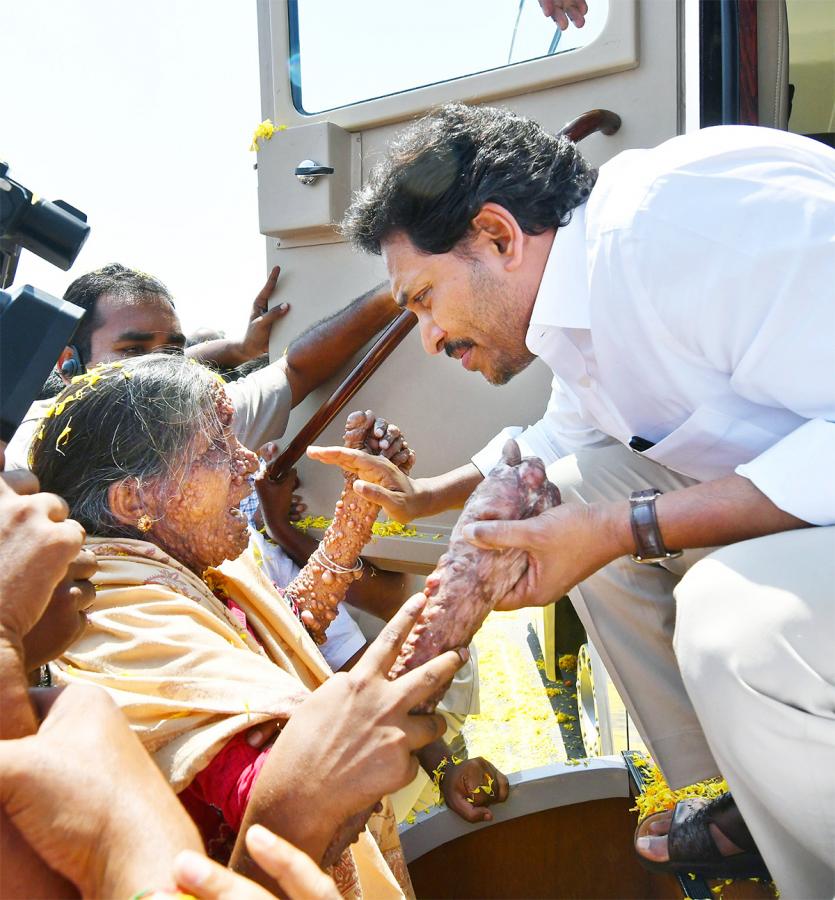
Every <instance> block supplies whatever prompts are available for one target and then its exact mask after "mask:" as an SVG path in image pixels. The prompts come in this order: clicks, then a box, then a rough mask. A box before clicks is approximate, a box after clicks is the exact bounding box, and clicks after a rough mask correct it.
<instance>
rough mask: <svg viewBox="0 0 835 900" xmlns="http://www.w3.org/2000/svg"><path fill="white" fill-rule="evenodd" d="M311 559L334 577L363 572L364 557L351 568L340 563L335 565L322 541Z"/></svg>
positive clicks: (358, 558) (358, 559)
mask: <svg viewBox="0 0 835 900" xmlns="http://www.w3.org/2000/svg"><path fill="white" fill-rule="evenodd" d="M310 558H311V559H313V560H315V561H316V562H317V563H319V565H320V566H321V567H322V568H323V569H327V570H328V572H331V573H332V574H333V575H348V574H353V573H355V572H361V571H362V557H357V561H356V562H355V563H354V565H353V566H351V567H350V568H348V567H347V566H340V565H339V563H335V562H334V561H333V560H332V559H331V558H330V557H329V556H328V555H327V553H325V548H324V547H323V545H322V541H319V546H318V547H317V548H316V549H315V550H314V551H313V553H311V554H310Z"/></svg>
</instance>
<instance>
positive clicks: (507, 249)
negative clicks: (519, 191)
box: [472, 203, 525, 272]
mask: <svg viewBox="0 0 835 900" xmlns="http://www.w3.org/2000/svg"><path fill="white" fill-rule="evenodd" d="M472 228H473V231H475V232H476V235H475V240H476V241H479V240H480V241H486V242H488V243H489V245H490V247H491V248H492V252H493V253H494V254H496V255H497V256H498V257H499V258H500V260H501V263H502V265H503V266H504V267H505V269H507V270H508V271H509V272H512V271H513V270H514V269H518V268H519V266H521V265H522V258H523V257H524V253H525V234H524V232H523V231H522V229H521V228H520V227H519V223H518V222H517V221H516V217H515V216H514V215H513V214H512V213H510V212H508V210H506V209H505V208H504V207H503V206H499V204H498V203H485V204H484V206H482V207H481V209H480V210H479V211H478V214H477V215H476V217H475V218H474V219H473V221H472Z"/></svg>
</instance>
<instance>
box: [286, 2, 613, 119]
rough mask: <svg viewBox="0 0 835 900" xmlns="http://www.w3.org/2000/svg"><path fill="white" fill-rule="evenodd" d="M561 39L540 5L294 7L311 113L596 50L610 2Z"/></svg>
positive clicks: (294, 65) (301, 84) (296, 77)
mask: <svg viewBox="0 0 835 900" xmlns="http://www.w3.org/2000/svg"><path fill="white" fill-rule="evenodd" d="M588 5H589V12H588V15H587V16H586V24H585V26H584V27H583V28H581V29H577V28H575V27H574V26H573V25H570V26H569V28H568V30H567V31H565V32H560V31H559V29H558V28H557V27H556V25H555V24H554V23H553V22H552V21H551V20H550V19H546V18H545V16H544V15H543V14H542V10H541V9H540V7H539V3H538V0H418V2H415V0H350V2H348V0H290V42H291V59H290V69H291V72H290V75H291V81H292V85H293V101H294V104H295V106H296V109H298V110H299V111H300V112H303V113H308V114H313V113H319V112H325V111H327V110H330V109H336V108H338V107H340V106H348V105H349V104H352V103H360V102H362V101H363V100H370V99H372V98H375V97H384V96H387V95H389V94H396V93H400V92H401V91H408V90H411V89H413V88H417V87H422V86H424V85H429V84H437V83H438V82H442V81H449V80H451V79H454V78H461V77H463V76H465V75H471V74H474V73H476V72H484V71H487V70H490V69H496V68H501V67H503V66H508V65H513V64H516V63H520V62H524V61H526V60H530V59H537V58H539V57H543V56H548V55H557V54H560V53H566V52H568V51H570V50H575V49H577V48H578V47H583V46H586V45H587V44H590V43H591V42H592V41H593V40H594V39H595V38H596V37H597V36H598V35H599V34H600V32H601V31H602V29H603V26H604V24H605V22H606V16H607V14H608V11H609V0H589V3H588Z"/></svg>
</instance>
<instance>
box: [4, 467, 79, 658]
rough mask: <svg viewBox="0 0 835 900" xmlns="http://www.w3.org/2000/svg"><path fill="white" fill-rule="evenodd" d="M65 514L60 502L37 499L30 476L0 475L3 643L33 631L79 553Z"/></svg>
mask: <svg viewBox="0 0 835 900" xmlns="http://www.w3.org/2000/svg"><path fill="white" fill-rule="evenodd" d="M27 476H28V477H27ZM68 514H69V509H68V507H67V504H66V503H65V502H64V500H62V499H61V498H60V497H59V496H57V495H56V494H47V493H38V479H37V478H35V476H34V475H32V474H31V473H3V474H2V475H0V572H2V573H3V577H2V579H0V633H2V636H3V638H4V639H5V640H7V641H11V642H13V643H15V644H17V643H19V642H20V641H21V640H22V638H23V636H24V635H26V634H27V633H28V632H30V631H31V630H32V628H33V627H34V626H35V623H36V622H37V621H38V619H40V617H41V616H42V615H43V613H44V610H45V609H46V607H47V605H48V604H49V601H50V598H51V597H52V595H53V592H54V591H55V589H56V587H57V586H58V584H59V583H60V582H62V581H63V580H64V579H65V578H66V577H67V575H68V570H69V567H70V564H71V563H72V562H73V560H75V559H76V557H77V556H78V553H79V551H80V550H81V547H82V545H83V543H84V537H85V535H84V529H83V528H82V527H81V525H79V524H78V522H76V521H74V520H73V519H69V518H68ZM76 571H77V570H76Z"/></svg>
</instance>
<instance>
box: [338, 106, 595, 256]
mask: <svg viewBox="0 0 835 900" xmlns="http://www.w3.org/2000/svg"><path fill="white" fill-rule="evenodd" d="M596 179H597V170H596V169H593V168H591V167H590V166H589V164H588V163H587V162H586V161H585V159H583V157H582V156H581V155H580V153H579V152H578V150H577V147H576V146H575V144H574V143H573V142H572V141H570V140H569V139H568V138H566V137H557V136H555V135H552V134H548V132H546V131H544V130H543V128H542V127H541V126H540V125H538V124H537V123H536V122H533V121H532V120H531V119H526V118H523V117H522V116H518V115H516V114H515V113H512V112H510V111H509V110H507V109H499V108H496V107H489V106H481V107H476V106H465V105H463V104H460V103H452V104H449V105H446V106H442V107H441V108H440V109H438V110H436V111H435V112H434V113H432V114H431V115H429V116H426V117H425V118H423V119H420V120H419V121H417V122H416V123H415V124H414V125H412V126H411V127H409V128H407V129H406V130H404V131H403V132H401V133H400V134H399V135H398V136H397V137H396V138H395V140H394V142H393V143H392V145H391V148H390V151H389V154H388V156H387V158H386V159H385V160H384V161H383V162H382V163H380V164H379V165H378V166H377V167H376V168H375V170H374V171H373V172H372V173H371V178H370V180H369V182H368V184H367V185H366V186H365V187H364V188H363V190H362V191H361V192H360V193H359V194H357V196H356V197H355V198H354V201H353V203H352V204H351V207H350V208H349V209H348V212H347V213H346V214H345V220H344V222H343V223H342V230H343V233H344V234H345V236H346V237H347V238H348V239H349V240H350V241H352V242H353V243H354V244H355V245H356V246H357V247H359V248H361V249H362V250H365V251H367V252H369V253H376V254H379V253H380V245H381V243H382V242H383V241H384V240H385V239H386V238H387V237H389V236H390V235H392V234H393V233H395V232H397V231H403V232H404V233H405V234H406V236H407V237H408V238H409V240H411V242H412V243H413V244H414V245H415V247H417V248H418V249H419V250H423V251H424V252H426V253H447V252H449V251H450V250H452V248H453V247H455V245H456V244H458V242H459V241H461V240H462V239H463V238H465V237H466V236H467V233H468V231H469V230H470V225H471V222H472V220H473V219H474V218H475V216H476V215H477V214H478V212H479V210H480V209H481V207H482V206H483V205H484V204H485V203H488V202H493V203H498V204H499V205H500V206H503V207H504V208H505V209H507V210H508V211H509V212H510V213H511V214H512V215H513V216H514V218H515V219H516V221H517V222H518V223H519V226H520V227H521V228H522V230H523V231H524V232H525V233H526V234H542V233H543V232H544V231H547V230H548V229H549V228H555V227H557V226H560V225H567V224H568V222H569V221H570V219H571V210H572V209H574V208H575V207H577V206H579V205H580V204H581V203H583V202H584V201H585V200H586V199H587V198H588V196H589V194H590V193H591V189H592V188H593V187H594V183H595V181H596Z"/></svg>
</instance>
